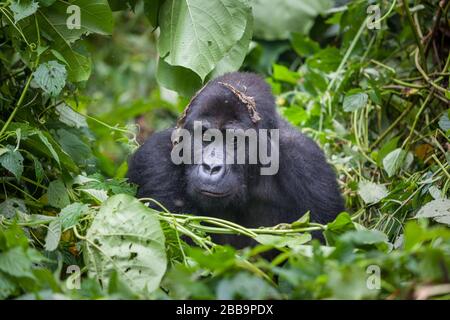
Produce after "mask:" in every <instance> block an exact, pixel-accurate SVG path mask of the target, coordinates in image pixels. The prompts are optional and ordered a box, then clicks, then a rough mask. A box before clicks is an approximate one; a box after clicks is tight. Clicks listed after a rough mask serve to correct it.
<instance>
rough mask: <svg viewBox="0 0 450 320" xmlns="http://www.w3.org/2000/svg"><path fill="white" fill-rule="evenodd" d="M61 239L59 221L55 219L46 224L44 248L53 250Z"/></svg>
mask: <svg viewBox="0 0 450 320" xmlns="http://www.w3.org/2000/svg"><path fill="white" fill-rule="evenodd" d="M60 239H61V221H60V220H59V219H55V220H53V221H52V222H50V224H49V225H48V230H47V236H46V237H45V245H44V248H45V250H47V251H54V250H56V248H58V244H59V240H60Z"/></svg>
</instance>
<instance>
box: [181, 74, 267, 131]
mask: <svg viewBox="0 0 450 320" xmlns="http://www.w3.org/2000/svg"><path fill="white" fill-rule="evenodd" d="M218 83H219V84H221V85H223V86H224V87H226V88H228V89H229V90H231V92H233V93H234V95H235V96H236V97H237V98H238V99H239V100H240V101H241V102H242V103H244V104H245V105H246V106H247V110H248V113H249V115H250V119H251V120H252V122H253V123H256V122H258V121H260V120H261V116H260V115H259V113H258V111H256V102H255V98H253V97H251V96H248V95H246V94H245V93H243V92H242V91H240V90H238V89H236V88H235V87H233V86H232V85H231V84H229V83H226V82H221V81H219V82H218ZM206 87H207V85H205V86H204V87H203V88H201V89H200V90H199V91H197V93H196V94H195V95H194V96H193V97H192V99H191V100H190V101H189V103H188V105H187V107H186V108H185V109H184V111H183V113H182V114H181V117H180V118H179V119H178V121H177V125H176V128H181V127H183V125H184V121H185V119H186V116H187V114H188V112H189V109H190V108H191V105H192V102H193V101H194V100H195V98H197V97H198V96H199V95H200V93H201V92H202V91H203V89H205V88H206Z"/></svg>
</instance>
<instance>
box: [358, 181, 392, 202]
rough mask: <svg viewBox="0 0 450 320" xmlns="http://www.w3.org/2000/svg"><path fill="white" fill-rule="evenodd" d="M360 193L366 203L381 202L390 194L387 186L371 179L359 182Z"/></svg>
mask: <svg viewBox="0 0 450 320" xmlns="http://www.w3.org/2000/svg"><path fill="white" fill-rule="evenodd" d="M358 194H359V196H360V197H361V198H362V199H363V201H364V203H366V204H373V203H377V202H379V201H380V200H381V199H383V198H385V197H386V196H387V195H388V190H387V189H386V186H384V185H382V184H378V183H374V182H371V181H360V182H359V183H358Z"/></svg>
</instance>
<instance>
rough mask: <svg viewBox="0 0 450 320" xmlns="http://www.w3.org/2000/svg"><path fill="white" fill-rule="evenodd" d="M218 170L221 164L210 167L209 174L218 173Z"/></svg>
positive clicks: (220, 168)
mask: <svg viewBox="0 0 450 320" xmlns="http://www.w3.org/2000/svg"><path fill="white" fill-rule="evenodd" d="M220 171H222V166H221V165H218V166H213V167H212V168H211V170H210V172H211V175H213V174H217V173H219V172H220Z"/></svg>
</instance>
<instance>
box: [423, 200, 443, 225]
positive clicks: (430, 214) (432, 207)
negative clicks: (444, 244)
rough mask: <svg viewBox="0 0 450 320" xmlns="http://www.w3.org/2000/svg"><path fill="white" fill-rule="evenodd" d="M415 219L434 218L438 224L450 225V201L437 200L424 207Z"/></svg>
mask: <svg viewBox="0 0 450 320" xmlns="http://www.w3.org/2000/svg"><path fill="white" fill-rule="evenodd" d="M415 218H432V219H433V220H435V221H436V222H439V223H443V224H447V225H450V200H449V199H436V200H433V201H430V202H428V203H427V204H426V205H424V206H423V207H422V208H421V209H420V210H419V212H418V213H417V214H416V216H415Z"/></svg>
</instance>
